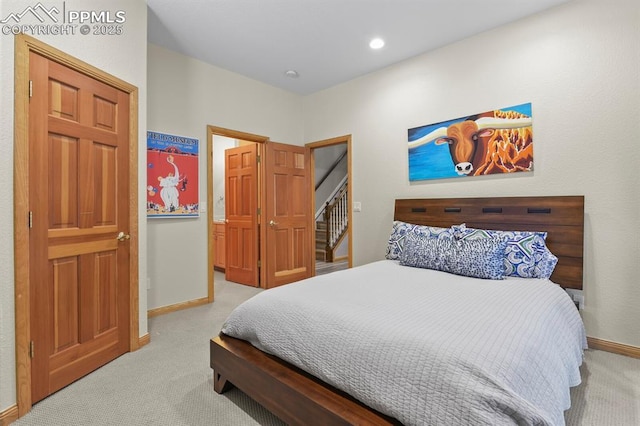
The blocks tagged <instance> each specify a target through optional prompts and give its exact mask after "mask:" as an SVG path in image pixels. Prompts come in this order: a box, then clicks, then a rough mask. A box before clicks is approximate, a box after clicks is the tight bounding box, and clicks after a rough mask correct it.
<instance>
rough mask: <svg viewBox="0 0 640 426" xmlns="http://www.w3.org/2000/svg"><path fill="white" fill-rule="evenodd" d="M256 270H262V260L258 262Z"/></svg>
mask: <svg viewBox="0 0 640 426" xmlns="http://www.w3.org/2000/svg"><path fill="white" fill-rule="evenodd" d="M258 268H262V260H258Z"/></svg>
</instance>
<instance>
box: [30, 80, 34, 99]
mask: <svg viewBox="0 0 640 426" xmlns="http://www.w3.org/2000/svg"><path fill="white" fill-rule="evenodd" d="M32 96H33V80H29V97H32Z"/></svg>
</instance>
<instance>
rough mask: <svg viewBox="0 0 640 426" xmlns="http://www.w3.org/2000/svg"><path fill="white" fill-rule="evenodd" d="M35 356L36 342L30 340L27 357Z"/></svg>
mask: <svg viewBox="0 0 640 426" xmlns="http://www.w3.org/2000/svg"><path fill="white" fill-rule="evenodd" d="M35 356H36V344H35V343H34V342H33V340H32V341H30V342H29V358H35Z"/></svg>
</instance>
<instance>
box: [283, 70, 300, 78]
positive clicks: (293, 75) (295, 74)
mask: <svg viewBox="0 0 640 426" xmlns="http://www.w3.org/2000/svg"><path fill="white" fill-rule="evenodd" d="M284 75H286V76H287V77H289V78H298V77H300V74H298V71H296V70H288V71H285V73H284Z"/></svg>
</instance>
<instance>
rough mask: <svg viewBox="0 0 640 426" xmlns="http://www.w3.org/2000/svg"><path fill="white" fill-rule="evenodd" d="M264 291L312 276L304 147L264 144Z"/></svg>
mask: <svg viewBox="0 0 640 426" xmlns="http://www.w3.org/2000/svg"><path fill="white" fill-rule="evenodd" d="M264 164H265V179H264V182H265V194H266V197H265V200H264V215H263V217H264V224H263V226H264V227H265V231H264V235H265V244H264V247H265V250H264V253H263V255H262V264H263V266H264V267H266V271H265V279H266V285H265V286H264V287H266V288H271V287H276V286H279V285H282V284H287V283H290V282H294V281H299V280H302V279H304V278H308V277H311V276H312V275H313V255H314V253H313V241H312V239H313V238H314V236H313V233H314V230H313V218H312V217H311V216H312V215H311V208H310V204H309V203H310V194H311V189H310V175H309V173H310V164H309V151H308V149H307V148H305V147H303V146H294V145H286V144H282V143H276V142H267V143H266V153H265V161H264Z"/></svg>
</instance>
